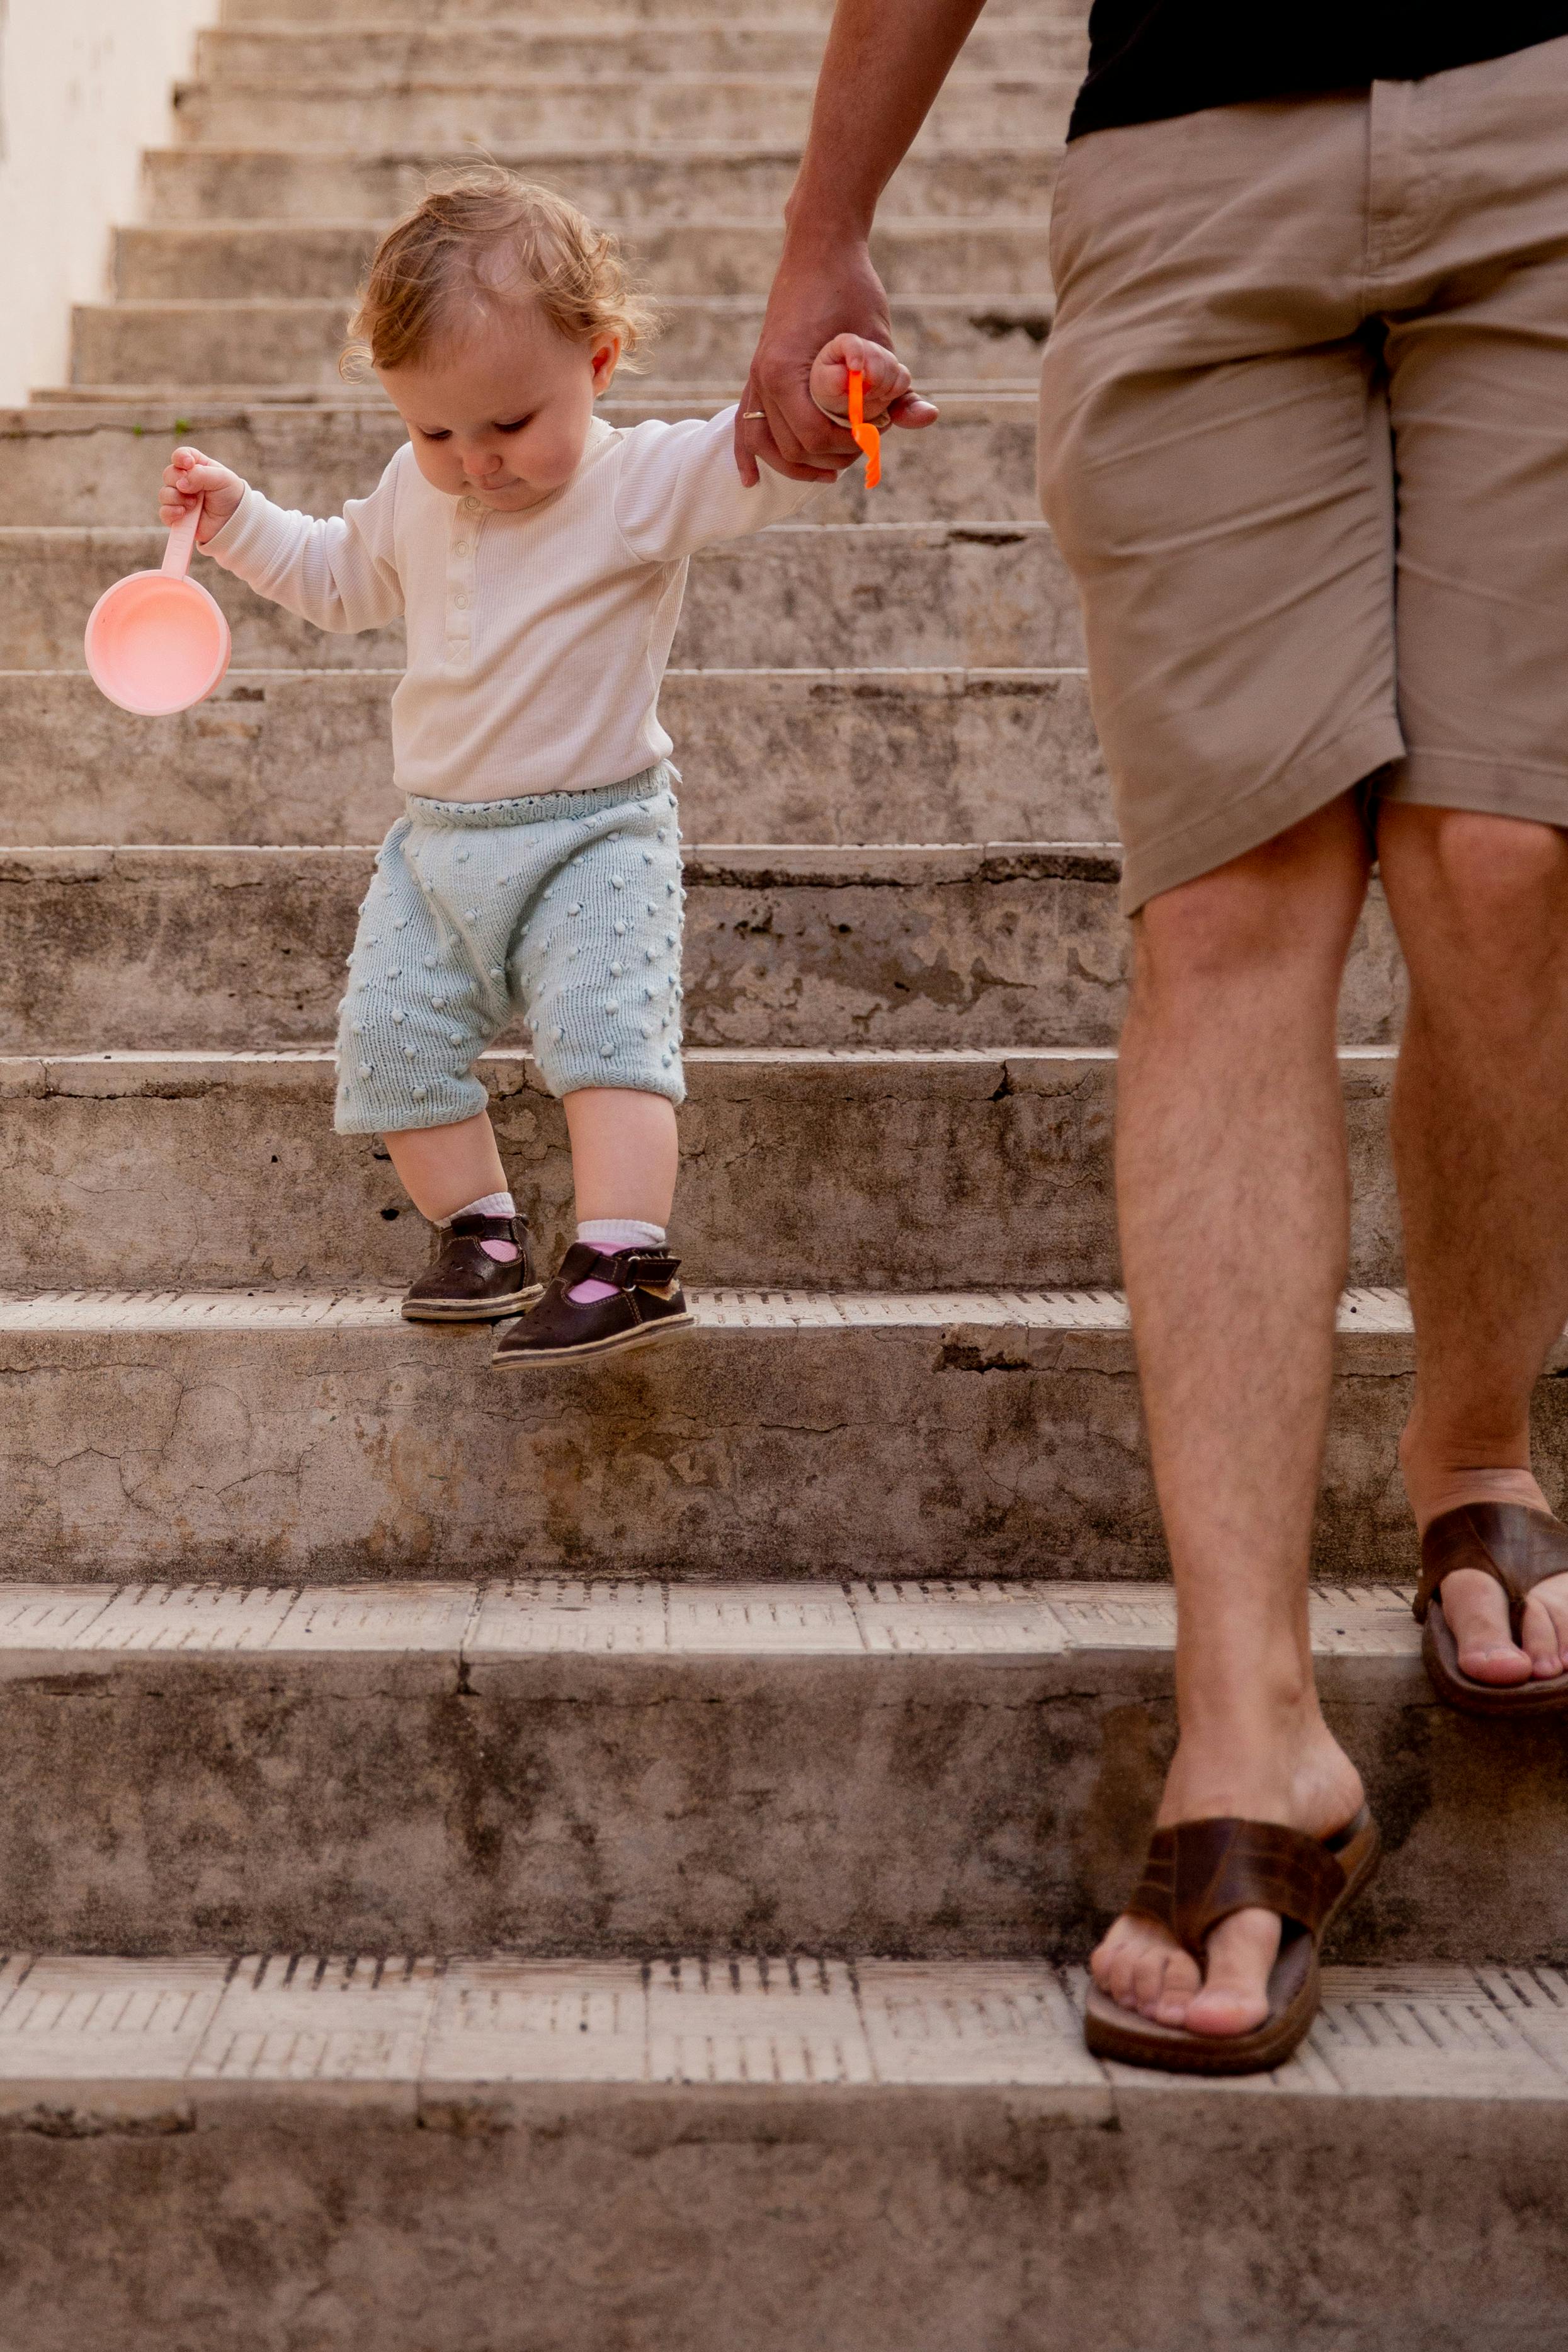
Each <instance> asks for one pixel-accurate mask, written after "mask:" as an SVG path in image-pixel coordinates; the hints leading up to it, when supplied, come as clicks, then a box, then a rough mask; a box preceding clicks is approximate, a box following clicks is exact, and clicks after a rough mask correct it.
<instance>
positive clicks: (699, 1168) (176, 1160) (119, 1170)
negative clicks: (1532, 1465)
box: [0, 1051, 1401, 1289]
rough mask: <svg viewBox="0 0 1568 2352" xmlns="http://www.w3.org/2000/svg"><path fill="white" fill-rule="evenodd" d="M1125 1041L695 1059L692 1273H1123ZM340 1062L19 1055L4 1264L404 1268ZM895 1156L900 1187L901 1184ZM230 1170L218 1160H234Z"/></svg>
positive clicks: (546, 1155) (1396, 1265)
mask: <svg viewBox="0 0 1568 2352" xmlns="http://www.w3.org/2000/svg"><path fill="white" fill-rule="evenodd" d="M479 1070H480V1073H481V1075H483V1076H485V1077H486V1078H487V1080H488V1081H489V1085H490V1087H491V1090H492V1116H493V1118H494V1122H495V1127H496V1131H497V1134H498V1136H499V1138H500V1146H501V1151H502V1155H503V1157H504V1159H505V1160H506V1164H507V1171H508V1174H509V1176H510V1181H511V1182H512V1184H513V1186H514V1187H515V1189H516V1192H517V1197H518V1201H519V1203H520V1205H521V1207H522V1208H523V1209H524V1210H525V1211H526V1213H527V1214H528V1215H529V1217H530V1218H531V1221H532V1225H533V1232H534V1238H535V1244H536V1246H537V1247H538V1248H539V1249H540V1251H541V1252H542V1255H543V1256H544V1257H545V1258H546V1260H547V1261H549V1262H551V1263H553V1261H554V1259H555V1257H556V1255H558V1253H559V1252H560V1250H561V1249H562V1248H563V1246H564V1245H565V1244H566V1243H567V1242H568V1241H569V1240H570V1239H571V1237H572V1233H573V1223H572V1182H571V1168H570V1164H569V1160H568V1157H567V1151H566V1134H565V1121H564V1118H563V1114H562V1111H561V1109H560V1107H559V1105H558V1104H556V1103H555V1102H553V1101H552V1099H551V1098H550V1097H549V1096H548V1095H546V1094H545V1093H544V1092H543V1090H542V1083H541V1080H540V1077H539V1074H538V1072H537V1070H535V1069H534V1067H533V1066H532V1065H531V1063H529V1062H526V1061H524V1060H523V1058H522V1057H521V1055H492V1056H489V1057H487V1058H486V1060H484V1061H483V1062H481V1063H480V1064H479ZM1342 1075H1343V1082H1344V1094H1345V1109H1346V1115H1347V1119H1348V1123H1349V1129H1350V1139H1351V1168H1352V1197H1353V1202H1354V1213H1353V1220H1352V1250H1351V1268H1352V1278H1353V1279H1354V1280H1356V1281H1358V1282H1363V1283H1371V1284H1387V1283H1393V1282H1397V1281H1398V1280H1399V1278H1400V1271H1401V1260H1400V1243H1399V1217H1398V1207H1397V1203H1396V1201H1395V1198H1394V1185H1393V1180H1392V1175H1391V1172H1390V1171H1389V1167H1388V1160H1387V1151H1386V1139H1385V1133H1384V1129H1385V1124H1386V1118H1387V1100H1388V1089H1389V1087H1390V1084H1391V1082H1392V1076H1393V1071H1392V1066H1391V1063H1390V1061H1389V1058H1388V1056H1387V1055H1386V1054H1361V1055H1347V1056H1346V1057H1345V1059H1344V1061H1343V1063H1342ZM1114 1076H1115V1073H1114V1065H1113V1062H1112V1061H1111V1059H1110V1055H1108V1054H1106V1053H1101V1054H1099V1055H1094V1054H1084V1053H1081V1052H1078V1051H1072V1052H1068V1051H1060V1052H1056V1051H1047V1052H1040V1053H1026V1052H1016V1053H1012V1054H1005V1055H1003V1054H958V1055H909V1056H905V1055H878V1054H869V1053H868V1054H859V1055H857V1054H849V1055H842V1056H834V1055H814V1054H800V1055H792V1054H787V1053H779V1052H771V1051H770V1052H764V1053H757V1054H755V1055H745V1054H726V1053H723V1052H718V1053H705V1052H702V1051H699V1052H697V1053H696V1054H694V1055H693V1056H692V1057H691V1059H690V1061H689V1065H688V1079H689V1087H690V1098H689V1101H688V1103H687V1106H686V1108H685V1109H684V1110H683V1111H682V1113H681V1115H680V1130H681V1182H680V1194H679V1209H678V1225H677V1237H678V1241H679V1248H680V1250H681V1252H682V1255H683V1259H684V1263H685V1266H686V1271H687V1276H688V1279H689V1280H692V1281H696V1282H700V1283H721V1284H728V1283H742V1284H752V1285H754V1284H757V1283H778V1284H781V1285H783V1286H785V1287H790V1286H803V1285H809V1286H812V1287H814V1288H821V1289H839V1288H849V1289H867V1288H882V1287H889V1288H900V1287H902V1288H906V1289H910V1288H913V1289H920V1288H924V1287H928V1286H931V1285H934V1284H938V1283H941V1282H942V1280H943V1278H944V1276H947V1275H948V1274H950V1273H951V1271H952V1268H953V1267H954V1266H957V1265H962V1266H963V1268H964V1270H965V1274H966V1276H967V1277H968V1278H969V1279H970V1280H972V1281H975V1282H984V1283H1020V1284H1027V1285H1031V1286H1032V1285H1036V1284H1038V1285H1040V1286H1044V1287H1047V1288H1052V1287H1056V1288H1078V1287H1098V1286H1104V1285H1110V1284H1114V1283H1115V1282H1116V1281H1117V1279H1118V1265H1119V1261H1118V1254H1117V1245H1116V1234H1115V1213H1114V1203H1113V1201H1112V1197H1111V1169H1110V1120H1111V1095H1112V1091H1113V1086H1114ZM331 1085H332V1077H331V1063H330V1061H329V1060H327V1059H326V1057H324V1056H321V1055H317V1056H309V1055H300V1056H297V1057H290V1056H288V1055H252V1056H244V1057H239V1056H237V1057H224V1056H205V1055H171V1056H169V1057H168V1058H166V1059H163V1058H160V1057H158V1056H157V1055H131V1056H122V1055H115V1056H113V1057H106V1056H103V1055H84V1056H82V1057H80V1058H79V1059H78V1060H74V1061H71V1060H27V1059H17V1060H14V1061H8V1062H0V1174H3V1176H4V1182H3V1183H0V1265H4V1266H5V1280H6V1281H7V1282H9V1283H12V1284H26V1283H32V1282H37V1283H40V1284H44V1285H46V1286H47V1285H49V1284H52V1283H56V1282H58V1279H59V1275H60V1270H61V1268H62V1267H69V1268H70V1270H71V1273H72V1275H73V1276H74V1277H75V1279H76V1280H77V1281H78V1282H79V1283H81V1284H83V1285H84V1286H89V1287H91V1286H98V1285H108V1284H114V1283H133V1284H137V1285H143V1286H163V1285H169V1286H174V1287H183V1286H191V1285H194V1284H198V1283H199V1284H207V1285H221V1284H226V1283H234V1284H246V1283H254V1282H319V1283H322V1284H327V1285H331V1284H336V1283H343V1282H349V1283H354V1282H394V1281H407V1280H409V1279H410V1278H411V1277H412V1276H413V1275H414V1273H415V1272H416V1270H417V1268H418V1266H419V1265H420V1264H421V1263H422V1262H423V1258H424V1254H425V1249H426V1228H425V1225H424V1223H423V1221H422V1220H421V1219H420V1218H419V1217H418V1216H417V1215H416V1213H415V1212H414V1211H413V1210H412V1209H411V1208H410V1207H409V1205H408V1202H407V1200H406V1198H405V1195H404V1192H403V1191H402V1188H401V1187H400V1185H399V1184H398V1182H397V1181H396V1179H395V1176H394V1175H393V1173H392V1169H391V1164H390V1162H389V1161H388V1160H387V1158H386V1156H385V1152H384V1149H383V1147H382V1146H381V1144H380V1143H379V1141H377V1140H375V1139H371V1138H353V1137H342V1136H335V1135H333V1133H332V1132H331ZM219 1171H221V1174H220V1172H219ZM889 1171H896V1180H897V1181H895V1182H894V1183H892V1184H891V1185H889Z"/></svg>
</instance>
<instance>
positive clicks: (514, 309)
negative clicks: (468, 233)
mask: <svg viewBox="0 0 1568 2352" xmlns="http://www.w3.org/2000/svg"><path fill="white" fill-rule="evenodd" d="M619 357H620V344H619V341H617V340H616V338H615V337H613V336H612V337H610V338H609V339H608V340H607V341H605V342H604V343H603V344H601V345H600V346H598V347H597V348H595V346H593V345H590V344H588V343H574V342H570V341H567V339H566V337H565V336H564V335H561V334H558V333H557V332H556V331H555V329H554V328H553V327H552V325H551V323H550V321H549V320H548V319H547V318H546V317H545V316H544V314H543V312H542V310H541V309H540V307H539V305H538V303H537V302H535V301H531V300H525V301H521V302H510V303H508V304H507V305H506V306H505V308H504V309H502V308H499V307H498V308H497V309H494V310H488V309H487V310H483V311H479V312H477V313H476V314H475V316H474V318H473V320H472V322H471V324H470V325H468V328H467V330H466V331H465V332H464V334H463V335H462V337H461V338H460V339H454V340H453V341H451V342H448V343H444V344H443V345H442V346H441V347H440V348H439V349H437V350H434V351H431V352H426V354H425V356H424V357H423V358H422V359H421V360H419V361H418V362H417V363H416V364H411V365H409V366H407V367H399V368H383V369H381V370H379V371H378V373H379V375H380V378H381V382H382V384H383V385H384V388H385V390H386V392H387V394H388V395H389V397H390V398H391V400H392V402H393V404H394V405H395V408H396V410H397V412H398V415H400V416H401V417H402V419H403V421H404V423H405V425H407V427H408V437H409V439H410V441H412V443H413V444H414V456H415V459H416V463H417V465H418V467H419V470H420V472H421V473H422V474H423V475H424V477H425V478H426V481H427V482H430V483H432V484H433V485H434V486H435V488H437V489H438V490H445V491H447V493H448V494H449V495H450V496H452V497H455V498H466V497H469V496H472V497H474V498H477V499H482V500H483V502H484V504H485V505H486V506H487V507H489V508H490V509H492V510H493V511H494V512H495V513H497V514H521V513H522V512H524V511H525V510H526V509H528V508H529V507H536V506H538V505H540V504H541V503H542V500H543V499H547V498H549V497H550V496H551V494H552V492H553V491H555V490H558V489H560V488H561V487H562V486H563V483H566V482H569V481H570V480H571V478H572V477H573V475H574V473H575V472H576V470H577V468H578V467H579V466H580V465H581V464H582V462H583V451H584V446H585V445H586V442H587V438H588V427H589V425H590V424H591V423H592V422H593V416H594V400H595V394H598V393H602V392H604V391H605V390H606V389H607V388H608V385H609V382H610V378H611V377H612V376H613V375H614V373H615V372H616V361H617V360H618V359H619Z"/></svg>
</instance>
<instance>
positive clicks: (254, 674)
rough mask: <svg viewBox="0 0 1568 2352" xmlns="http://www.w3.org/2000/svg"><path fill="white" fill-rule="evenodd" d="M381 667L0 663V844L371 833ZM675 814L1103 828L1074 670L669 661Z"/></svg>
mask: <svg viewBox="0 0 1568 2352" xmlns="http://www.w3.org/2000/svg"><path fill="white" fill-rule="evenodd" d="M400 675H401V673H400V672H398V671H395V670H306V671H288V670H231V671H230V672H229V674H228V676H227V677H226V679H225V680H224V682H223V684H222V686H220V687H219V688H218V689H217V692H216V694H215V695H213V696H212V697H211V698H210V699H209V700H207V701H206V702H205V703H201V704H199V705H198V706H197V708H196V709H195V710H192V711H187V712H185V713H184V714H183V715H182V716H181V717H180V718H178V719H132V718H131V717H130V716H128V714H127V713H126V712H124V711H122V710H117V709H115V708H114V707H113V705H112V704H111V703H109V702H107V701H105V699H104V698H103V697H102V696H101V695H100V693H99V691H98V689H97V688H96V687H95V686H94V685H93V684H92V682H91V680H90V679H89V677H87V675H86V673H85V671H80V670H74V671H73V670H44V671H40V670H4V671H0V842H6V841H9V842H17V843H23V842H25V843H35V844H56V845H67V844H69V843H73V842H74V843H80V842H164V843H166V842H174V841H182V840H183V841H190V842H232V843H235V844H237V845H243V844H247V843H251V844H259V843H274V844H279V845H285V844H288V843H290V842H299V841H304V840H307V839H309V840H310V841H315V842H355V841H359V842H363V841H368V840H371V839H374V837H376V836H377V835H379V834H380V833H381V832H383V831H384V828H385V826H386V825H387V824H389V823H390V822H391V819H392V817H393V815H394V814H395V813H396V810H397V807H398V803H397V801H396V799H395V796H394V794H393V793H392V791H391V788H390V778H391V772H392V763H391V746H390V741H389V737H388V716H387V713H388V705H389V702H390V700H391V696H392V690H393V688H394V687H395V684H396V681H397V678H398V677H399V676H400ZM659 707H660V709H661V710H662V712H663V715H664V721H665V724H666V726H667V727H668V730H669V731H670V733H671V735H672V736H673V737H674V738H675V740H676V743H677V746H678V750H677V758H678V760H679V766H680V772H681V778H682V784H681V805H682V809H683V812H684V816H683V822H684V824H685V826H686V829H687V831H688V832H689V833H694V834H697V835H700V836H701V837H702V838H704V839H707V840H713V841H723V840H733V839H735V838H737V837H738V836H739V835H742V834H743V833H745V832H747V831H748V830H750V831H754V832H758V833H763V834H765V835H767V837H768V839H769V840H770V841H776V842H788V841H798V842H808V841H810V842H818V843H823V842H833V841H838V840H841V839H843V838H844V837H845V836H846V835H848V834H851V833H855V834H863V833H869V834H873V835H882V836H886V837H891V836H893V835H897V834H899V833H900V832H904V833H910V834H913V835H915V836H916V837H917V838H918V839H920V840H924V841H976V840H979V841H984V840H998V839H1017V838H1019V837H1021V836H1022V835H1024V834H1026V832H1027V831H1028V830H1029V829H1030V827H1031V826H1034V825H1044V826H1045V827H1046V828H1047V830H1048V831H1049V832H1050V834H1051V835H1052V836H1053V838H1055V839H1058V840H1063V841H1070V840H1084V841H1097V840H1103V839H1105V838H1106V837H1107V835H1109V834H1110V831H1111V818H1110V800H1109V796H1108V793H1107V791H1106V787H1105V780H1104V775H1103V772H1102V766H1101V761H1100V751H1099V747H1098V745H1097V743H1096V741H1095V736H1094V728H1093V722H1092V720H1091V719H1090V717H1089V693H1088V686H1087V681H1086V680H1085V678H1084V677H1083V675H1082V673H1081V672H1079V671H1077V670H990V671H986V670H674V671H670V672H668V673H667V675H666V678H665V687H664V692H663V694H662V696H661V698H660V705H659Z"/></svg>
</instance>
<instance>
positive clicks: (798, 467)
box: [735, 408, 838, 489]
mask: <svg viewBox="0 0 1568 2352" xmlns="http://www.w3.org/2000/svg"><path fill="white" fill-rule="evenodd" d="M735 463H736V465H737V466H738V467H739V468H740V474H741V479H742V482H744V484H745V485H746V488H748V489H750V488H752V486H753V484H754V483H755V482H756V481H757V479H758V467H759V466H766V467H770V468H771V470H772V471H773V473H775V474H783V475H784V476H785V477H786V478H788V479H789V480H790V481H792V482H833V481H837V478H838V468H837V467H834V466H831V465H829V466H827V467H824V466H822V465H821V464H819V463H818V464H812V463H805V462H803V461H802V460H801V459H800V458H799V457H795V456H793V455H792V454H791V453H790V451H789V450H788V449H786V448H783V447H781V446H780V444H779V441H778V439H777V438H776V437H775V436H774V433H773V425H772V423H771V421H770V419H769V416H768V413H767V411H766V410H765V409H764V410H763V412H762V414H761V415H747V413H746V411H745V409H744V408H742V411H741V414H740V415H738V416H737V417H736V419H735Z"/></svg>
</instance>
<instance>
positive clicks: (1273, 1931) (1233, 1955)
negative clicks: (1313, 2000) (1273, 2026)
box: [1185, 1910, 1279, 2035]
mask: <svg viewBox="0 0 1568 2352" xmlns="http://www.w3.org/2000/svg"><path fill="white" fill-rule="evenodd" d="M1278 1957H1279V1917H1278V1915H1277V1914H1276V1913H1274V1912H1272V1911H1260V1910H1250V1911H1237V1912H1233V1913H1232V1915H1231V1916H1230V1917H1229V1918H1228V1919H1222V1920H1221V1922H1220V1924H1219V1926H1218V1927H1216V1928H1215V1931H1214V1934H1213V1935H1212V1936H1211V1937H1209V1942H1208V1965H1207V1967H1206V1969H1205V1971H1204V1982H1203V1987H1202V1990H1200V1991H1199V1992H1197V1993H1195V1994H1194V1997H1193V1999H1192V2000H1191V2001H1190V2002H1189V2003H1188V2005H1187V2012H1186V2019H1185V2022H1186V2026H1187V2030H1188V2032H1192V2033H1212V2034H1215V2035H1224V2034H1232V2033H1249V2032H1251V2031H1252V2029H1253V2027H1254V2026H1256V2025H1261V2024H1262V2022H1263V2021H1264V2019H1265V2018H1266V2017H1267V2016H1268V1972H1269V1970H1270V1969H1272V1967H1273V1966H1274V1963H1275V1960H1276V1959H1277V1958H1278Z"/></svg>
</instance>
